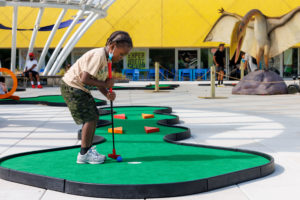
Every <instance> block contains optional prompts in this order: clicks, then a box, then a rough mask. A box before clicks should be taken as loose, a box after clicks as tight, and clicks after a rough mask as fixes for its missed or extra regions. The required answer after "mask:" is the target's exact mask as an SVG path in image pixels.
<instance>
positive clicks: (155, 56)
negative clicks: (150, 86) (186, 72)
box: [149, 49, 175, 78]
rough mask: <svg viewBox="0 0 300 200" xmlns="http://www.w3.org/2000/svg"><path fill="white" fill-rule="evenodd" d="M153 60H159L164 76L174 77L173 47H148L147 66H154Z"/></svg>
mask: <svg viewBox="0 0 300 200" xmlns="http://www.w3.org/2000/svg"><path fill="white" fill-rule="evenodd" d="M155 62H159V64H160V66H161V68H162V69H164V70H165V76H167V77H169V78H174V74H175V49H150V50H149V68H150V69H151V68H154V64H155Z"/></svg>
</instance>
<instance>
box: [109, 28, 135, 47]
mask: <svg viewBox="0 0 300 200" xmlns="http://www.w3.org/2000/svg"><path fill="white" fill-rule="evenodd" d="M113 42H115V43H116V44H117V46H118V47H119V46H123V45H127V46H128V47H129V48H132V47H133V44H132V39H131V37H130V35H129V34H128V33H127V32H125V31H115V32H113V33H112V34H111V35H110V36H109V38H108V39H107V42H106V46H107V45H110V44H111V43H113Z"/></svg>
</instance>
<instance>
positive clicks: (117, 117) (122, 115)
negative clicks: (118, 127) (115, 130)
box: [114, 114, 126, 119]
mask: <svg viewBox="0 0 300 200" xmlns="http://www.w3.org/2000/svg"><path fill="white" fill-rule="evenodd" d="M114 118H115V119H126V115H125V114H119V115H114Z"/></svg>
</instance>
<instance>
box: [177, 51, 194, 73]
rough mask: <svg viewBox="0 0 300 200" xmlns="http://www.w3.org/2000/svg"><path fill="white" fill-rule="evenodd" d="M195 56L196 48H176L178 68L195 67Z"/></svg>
mask: <svg viewBox="0 0 300 200" xmlns="http://www.w3.org/2000/svg"><path fill="white" fill-rule="evenodd" d="M197 57H198V56H197V50H178V69H184V68H189V69H195V68H197V66H198V59H197Z"/></svg>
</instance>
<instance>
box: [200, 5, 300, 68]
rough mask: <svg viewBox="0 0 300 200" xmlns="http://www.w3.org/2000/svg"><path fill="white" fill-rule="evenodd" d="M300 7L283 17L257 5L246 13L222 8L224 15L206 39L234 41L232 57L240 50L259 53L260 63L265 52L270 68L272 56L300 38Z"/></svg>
mask: <svg viewBox="0 0 300 200" xmlns="http://www.w3.org/2000/svg"><path fill="white" fill-rule="evenodd" d="M299 11H300V7H297V8H295V9H293V10H292V11H290V12H289V13H287V14H285V15H282V16H280V17H268V16H265V15H264V14H263V13H262V12H261V11H259V10H257V9H253V10H250V11H249V12H248V13H247V14H246V15H245V16H244V17H242V16H240V15H238V14H235V13H229V12H226V11H225V10H224V9H223V8H221V9H220V10H219V12H220V13H222V15H221V16H220V17H219V19H218V20H217V21H216V23H215V24H214V25H213V27H212V28H211V30H210V32H209V33H208V35H207V36H206V37H205V39H204V41H205V42H207V41H213V42H225V43H228V44H230V58H232V57H233V55H234V52H236V54H235V55H236V56H235V62H237V60H238V57H239V54H240V50H242V51H244V52H247V53H248V54H250V55H251V56H253V57H255V58H256V60H257V63H259V61H260V59H261V57H262V56H264V62H265V66H266V69H268V66H269V62H268V61H269V59H270V58H272V57H274V56H277V55H279V54H280V53H282V52H283V51H285V50H287V49H288V48H290V47H292V46H293V45H295V44H297V43H299V42H300V12H299Z"/></svg>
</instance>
